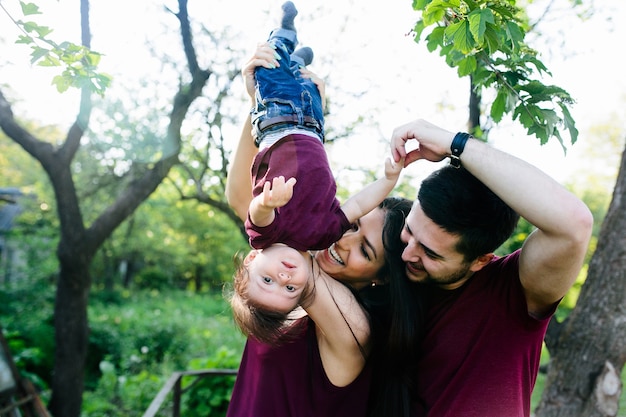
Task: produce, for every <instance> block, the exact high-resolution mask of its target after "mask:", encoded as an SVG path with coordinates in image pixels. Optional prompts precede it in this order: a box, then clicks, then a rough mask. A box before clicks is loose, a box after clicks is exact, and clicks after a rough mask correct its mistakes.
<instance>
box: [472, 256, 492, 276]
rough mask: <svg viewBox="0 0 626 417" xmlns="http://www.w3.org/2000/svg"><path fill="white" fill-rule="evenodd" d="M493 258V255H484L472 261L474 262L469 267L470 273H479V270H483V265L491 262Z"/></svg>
mask: <svg viewBox="0 0 626 417" xmlns="http://www.w3.org/2000/svg"><path fill="white" fill-rule="evenodd" d="M494 256H495V255H494V254H493V253H486V254H484V255H480V256H479V257H478V258H476V259H474V261H473V262H472V265H470V271H472V272H478V271H480V270H481V269H483V267H484V266H485V265H487V264H488V263H489V262H491V260H492V259H493V257H494Z"/></svg>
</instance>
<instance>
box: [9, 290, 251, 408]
mask: <svg viewBox="0 0 626 417" xmlns="http://www.w3.org/2000/svg"><path fill="white" fill-rule="evenodd" d="M46 292H47V289H46V287H45V286H44V285H41V283H40V284H39V285H35V286H32V287H31V288H29V289H26V288H22V289H20V290H19V291H18V290H16V289H15V288H14V289H11V291H10V292H9V291H8V290H6V291H3V290H0V300H2V305H0V323H3V324H5V326H6V328H5V335H6V337H7V340H8V341H9V343H10V348H11V353H12V355H13V357H14V358H15V359H16V363H17V364H18V367H19V368H20V370H21V371H22V372H23V373H27V376H28V377H29V378H30V379H31V380H33V382H35V383H37V384H38V385H39V386H40V387H43V388H44V389H45V388H47V384H48V383H49V378H50V375H51V372H52V363H53V358H54V357H53V354H54V351H53V348H54V346H53V344H54V330H53V327H52V312H53V305H52V302H53V299H52V297H51V296H49V295H50V293H51V292H52V291H51V292H49V293H48V296H43V294H45V293H46ZM35 299H36V300H37V301H38V303H37V305H36V308H35V306H34V304H31V303H25V302H24V300H35ZM44 301H45V302H44ZM29 306H30V307H29ZM7 324H8V325H7ZM89 324H90V334H89V352H88V358H87V366H86V370H85V383H86V384H85V385H86V390H85V394H84V396H83V413H82V417H114V416H126V415H142V414H143V413H144V412H145V411H146V409H147V408H148V406H149V405H150V402H151V401H152V400H153V399H154V397H155V396H156V394H157V393H158V392H159V390H160V389H161V387H162V386H163V384H164V383H165V382H166V381H167V379H168V378H169V377H170V376H171V374H172V373H173V372H174V371H181V370H187V369H204V368H207V367H209V368H215V367H219V368H232V369H235V368H237V367H238V365H239V359H240V358H241V352H242V349H243V344H244V338H243V336H242V335H241V334H240V333H239V332H238V331H237V330H236V328H235V326H234V325H233V323H232V319H231V315H230V309H229V307H228V304H227V303H226V301H224V300H223V298H222V296H221V294H201V295H195V294H192V293H189V292H184V291H178V290H168V291H167V292H159V291H157V290H152V291H141V292H136V293H131V292H128V291H127V292H117V293H115V292H114V293H110V292H109V293H94V294H93V295H92V297H91V300H90V307H89ZM233 382H234V377H226V378H225V377H218V378H205V379H204V380H202V381H201V382H199V383H198V384H196V385H194V386H193V387H192V388H191V389H190V392H189V393H186V394H185V395H184V398H183V400H184V404H183V406H184V407H185V408H184V409H183V415H189V416H195V415H198V416H200V415H206V414H202V412H203V411H202V410H205V409H207V407H209V408H210V409H211V410H212V411H211V415H212V416H213V415H217V416H219V415H223V414H221V413H222V412H223V410H225V407H226V406H227V401H228V399H229V398H230V390H231V389H232V384H233ZM189 383H190V381H189V380H187V379H185V380H183V384H189ZM192 396H193V397H194V398H193V400H192V401H191V400H189V397H192ZM44 397H45V396H44ZM165 409H167V406H166V408H165Z"/></svg>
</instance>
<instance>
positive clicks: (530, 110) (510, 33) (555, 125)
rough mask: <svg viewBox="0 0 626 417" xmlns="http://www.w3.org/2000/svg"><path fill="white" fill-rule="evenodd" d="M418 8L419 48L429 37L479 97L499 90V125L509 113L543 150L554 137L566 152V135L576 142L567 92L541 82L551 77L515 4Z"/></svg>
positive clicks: (458, 1)
mask: <svg viewBox="0 0 626 417" xmlns="http://www.w3.org/2000/svg"><path fill="white" fill-rule="evenodd" d="M413 8H414V9H415V10H418V11H421V12H422V16H421V19H420V20H419V21H418V22H417V23H416V24H415V27H414V29H413V32H414V35H415V41H416V42H420V40H421V39H422V35H425V36H424V40H425V41H426V45H427V47H428V50H429V51H430V52H433V51H435V50H436V49H437V48H439V50H440V51H439V53H440V55H441V56H443V57H445V60H446V63H447V64H448V65H449V66H450V67H452V68H456V69H457V72H458V74H459V76H461V77H463V76H466V75H470V76H471V77H472V85H473V88H474V89H476V91H477V92H479V93H480V91H481V90H483V89H487V88H493V89H495V90H496V98H495V100H494V101H493V103H492V104H491V110H490V111H489V115H490V116H491V118H492V119H493V120H494V121H495V122H496V123H497V122H500V121H501V120H502V117H503V116H504V114H509V113H510V114H512V118H513V120H517V121H519V123H521V124H522V126H524V127H525V128H526V129H527V132H528V134H530V135H535V136H536V137H537V138H538V139H539V140H540V141H541V144H542V145H543V144H545V143H546V142H547V141H548V139H550V137H552V136H553V137H555V138H556V139H557V140H558V141H559V143H560V144H561V146H562V147H563V150H564V151H565V150H566V146H565V144H564V142H563V138H562V137H561V134H560V131H561V130H563V129H565V130H567V131H568V132H569V136H570V143H571V144H574V143H575V142H576V140H577V138H578V130H577V129H576V125H575V122H574V119H573V118H572V116H571V114H570V110H569V109H570V106H571V105H572V104H573V103H574V100H573V99H572V97H571V96H570V95H569V93H568V92H567V91H565V90H564V89H562V88H560V87H558V86H554V85H545V84H543V83H542V82H541V81H540V80H539V78H540V77H541V76H542V75H551V74H550V72H549V71H548V70H547V68H546V67H545V65H544V64H543V63H542V62H541V61H540V60H539V59H538V58H537V52H536V51H535V50H534V49H532V48H530V47H529V46H528V45H527V44H525V43H524V37H525V35H526V29H525V28H527V27H528V24H527V22H526V20H525V17H524V15H523V13H522V10H521V9H519V8H517V7H516V6H515V1H513V0H475V1H471V0H466V1H463V0H413ZM431 26H434V27H433V28H432V30H430V32H429V33H427V34H426V32H425V29H426V28H429V27H431Z"/></svg>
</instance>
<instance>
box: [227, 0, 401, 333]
mask: <svg viewBox="0 0 626 417" xmlns="http://www.w3.org/2000/svg"><path fill="white" fill-rule="evenodd" d="M282 10H283V17H282V22H281V27H280V28H278V29H275V30H274V31H272V33H271V34H270V37H269V40H268V43H269V45H270V47H271V48H272V49H274V56H275V57H276V60H277V61H276V63H277V64H278V65H276V66H272V68H265V67H258V68H257V69H256V70H255V78H256V94H255V95H256V97H255V101H256V106H255V108H253V110H252V116H251V119H252V125H253V136H254V137H255V143H256V145H257V146H258V147H259V149H260V151H259V153H258V154H257V156H256V157H255V159H254V161H253V164H252V169H251V174H252V184H253V195H254V198H253V199H252V201H251V203H250V207H249V210H248V218H247V221H246V232H247V233H248V236H249V241H250V245H251V247H252V248H253V249H252V250H251V251H250V252H249V253H248V254H247V255H246V256H245V258H244V259H243V261H242V262H241V264H240V265H239V267H238V270H237V271H236V273H235V276H234V290H235V292H234V294H233V296H232V298H231V304H232V305H233V312H234V315H235V321H236V322H237V324H238V325H239V327H240V328H241V329H242V330H243V331H244V333H246V334H248V335H252V336H255V337H257V338H258V339H260V340H262V341H268V342H275V341H276V336H277V335H279V334H280V329H281V328H282V326H283V324H284V322H285V320H286V319H287V318H288V313H290V312H291V311H292V310H294V309H295V308H296V307H297V306H298V305H300V304H302V303H303V301H305V300H306V296H307V294H309V293H312V292H313V289H314V286H315V278H316V276H317V275H318V274H319V267H318V266H317V264H316V261H315V260H314V258H313V256H312V255H311V254H310V253H309V252H308V251H309V250H318V249H326V248H328V247H329V246H331V245H332V244H333V243H334V242H336V241H337V240H338V239H340V238H341V236H342V235H343V233H344V232H346V231H347V230H349V229H350V228H351V227H353V226H352V224H353V223H354V222H355V221H356V220H357V219H359V218H360V217H362V216H363V215H365V214H367V213H368V212H370V211H371V210H373V209H374V208H376V207H377V206H378V205H379V204H380V203H381V202H382V200H383V199H384V198H385V197H386V196H387V195H388V194H389V192H390V191H391V190H392V189H393V188H394V187H395V185H396V182H397V180H398V177H399V175H400V172H401V170H402V167H403V161H400V162H399V163H394V162H393V161H392V160H391V159H390V158H388V159H387V160H386V161H385V177H384V178H381V179H379V180H377V181H375V182H373V183H371V184H369V185H368V186H367V187H365V188H364V189H363V190H362V191H360V192H359V193H357V194H356V195H354V196H352V197H351V198H350V199H348V200H347V201H346V202H345V203H344V204H343V205H341V204H340V202H339V201H338V200H337V198H336V195H335V194H336V184H335V180H334V177H333V174H332V172H331V169H330V165H329V162H328V158H327V156H326V152H325V149H324V145H323V142H324V118H323V99H322V94H321V93H320V91H319V89H318V84H319V85H320V87H322V88H323V84H322V82H321V81H320V80H319V79H317V77H315V76H314V75H313V74H312V73H311V72H309V71H307V70H306V69H304V68H303V67H304V66H306V65H308V64H310V62H311V61H312V59H313V52H312V51H311V49H310V48H300V49H298V50H297V51H295V52H294V48H295V46H296V45H297V43H298V41H297V37H296V30H295V27H294V24H293V21H294V18H295V16H296V15H297V10H296V8H295V6H294V4H293V3H292V2H290V1H288V2H286V3H284V4H283V6H282ZM312 295H313V296H314V294H312ZM242 307H243V308H242Z"/></svg>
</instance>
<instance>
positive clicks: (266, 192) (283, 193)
mask: <svg viewBox="0 0 626 417" xmlns="http://www.w3.org/2000/svg"><path fill="white" fill-rule="evenodd" d="M295 184H296V179H295V178H289V180H287V181H285V177H283V176H280V177H276V178H274V179H273V180H272V182H271V183H270V182H269V181H267V182H266V183H265V184H263V192H262V193H261V194H259V195H257V196H256V197H254V198H253V199H252V201H251V202H250V208H249V214H250V221H251V222H252V224H254V225H255V226H257V227H265V226H269V225H270V224H272V222H273V221H274V218H275V214H274V209H275V208H277V207H282V206H284V205H285V204H287V203H288V202H289V200H291V197H293V187H294V185H295Z"/></svg>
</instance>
